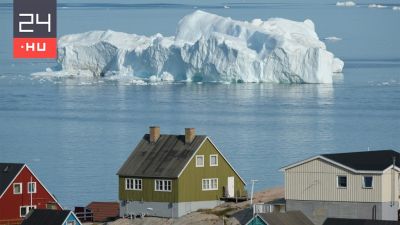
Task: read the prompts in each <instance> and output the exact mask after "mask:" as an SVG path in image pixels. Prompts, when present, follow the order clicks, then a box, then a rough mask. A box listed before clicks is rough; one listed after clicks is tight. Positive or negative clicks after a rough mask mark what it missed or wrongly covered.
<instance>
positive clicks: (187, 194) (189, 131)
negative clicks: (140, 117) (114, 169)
mask: <svg viewBox="0 0 400 225" xmlns="http://www.w3.org/2000/svg"><path fill="white" fill-rule="evenodd" d="M117 175H118V177H119V199H120V214H121V216H122V217H123V216H131V215H134V216H137V215H151V216H159V217H180V216H183V215H185V214H187V213H189V212H193V211H196V210H198V209H206V208H213V207H215V206H217V205H219V204H220V203H221V202H222V199H229V198H231V199H235V198H238V197H243V196H246V192H245V189H244V186H245V182H244V180H243V179H242V178H241V177H240V176H239V174H238V173H237V172H236V171H235V170H234V169H233V167H232V165H231V164H230V163H229V162H228V160H227V159H226V158H225V157H224V156H223V155H222V153H221V152H220V151H219V150H218V148H217V147H216V146H215V145H214V143H213V142H212V141H211V139H210V138H209V137H207V136H205V135H196V134H195V129H194V128H186V129H185V135H164V134H162V135H161V134H160V128H159V127H150V133H149V134H145V135H144V136H143V138H142V140H141V141H140V142H139V144H138V145H137V146H136V148H135V149H134V151H133V152H132V153H131V155H130V156H129V157H128V159H127V160H126V161H125V163H124V164H123V165H122V167H121V168H120V169H119V171H118V173H117Z"/></svg>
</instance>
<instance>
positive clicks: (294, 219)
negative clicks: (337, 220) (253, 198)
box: [257, 211, 314, 225]
mask: <svg viewBox="0 0 400 225" xmlns="http://www.w3.org/2000/svg"><path fill="white" fill-rule="evenodd" d="M257 215H258V216H259V217H260V218H261V219H263V220H264V221H265V222H267V223H268V225H314V224H313V223H312V222H311V220H310V219H308V218H307V217H306V216H305V215H304V214H303V213H302V212H300V211H288V212H285V213H259V214H257Z"/></svg>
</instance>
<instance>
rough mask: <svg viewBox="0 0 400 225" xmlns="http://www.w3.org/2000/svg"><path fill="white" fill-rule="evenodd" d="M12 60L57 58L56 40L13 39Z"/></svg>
mask: <svg viewBox="0 0 400 225" xmlns="http://www.w3.org/2000/svg"><path fill="white" fill-rule="evenodd" d="M14 58H36V59H37V58H48V59H54V58H57V38H14Z"/></svg>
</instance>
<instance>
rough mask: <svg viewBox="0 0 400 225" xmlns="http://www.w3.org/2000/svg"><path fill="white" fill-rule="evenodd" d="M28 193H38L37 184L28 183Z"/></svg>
mask: <svg viewBox="0 0 400 225" xmlns="http://www.w3.org/2000/svg"><path fill="white" fill-rule="evenodd" d="M28 193H36V182H29V183H28Z"/></svg>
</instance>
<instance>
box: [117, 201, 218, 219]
mask: <svg viewBox="0 0 400 225" xmlns="http://www.w3.org/2000/svg"><path fill="white" fill-rule="evenodd" d="M219 204H221V202H220V201H215V200H214V201H194V202H179V203H176V202H175V203H172V202H141V201H130V202H121V206H120V216H121V217H130V216H131V215H132V216H140V215H147V216H157V217H172V218H177V217H181V216H183V215H186V214H188V213H190V212H194V211H196V210H198V209H204V208H214V207H216V206H218V205H219Z"/></svg>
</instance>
